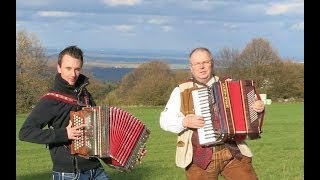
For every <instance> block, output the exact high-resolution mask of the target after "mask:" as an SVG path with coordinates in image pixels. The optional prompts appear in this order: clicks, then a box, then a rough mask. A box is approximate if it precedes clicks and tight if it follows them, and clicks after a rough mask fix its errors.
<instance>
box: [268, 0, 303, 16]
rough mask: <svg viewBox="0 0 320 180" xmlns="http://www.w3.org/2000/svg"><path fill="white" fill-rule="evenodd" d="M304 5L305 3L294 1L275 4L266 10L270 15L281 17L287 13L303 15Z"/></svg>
mask: <svg viewBox="0 0 320 180" xmlns="http://www.w3.org/2000/svg"><path fill="white" fill-rule="evenodd" d="M303 12H304V3H303V1H292V2H283V3H274V4H271V6H270V7H268V8H267V9H266V14H268V15H279V14H286V13H303Z"/></svg>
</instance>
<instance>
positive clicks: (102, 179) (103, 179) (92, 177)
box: [52, 167, 108, 180]
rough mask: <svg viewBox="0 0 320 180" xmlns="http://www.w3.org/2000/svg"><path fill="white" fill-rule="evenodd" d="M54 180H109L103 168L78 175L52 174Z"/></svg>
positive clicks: (78, 173) (54, 172)
mask: <svg viewBox="0 0 320 180" xmlns="http://www.w3.org/2000/svg"><path fill="white" fill-rule="evenodd" d="M52 180H108V176H107V173H106V172H105V171H104V169H103V167H97V168H95V169H90V170H88V171H83V172H77V173H65V172H56V171H53V172H52Z"/></svg>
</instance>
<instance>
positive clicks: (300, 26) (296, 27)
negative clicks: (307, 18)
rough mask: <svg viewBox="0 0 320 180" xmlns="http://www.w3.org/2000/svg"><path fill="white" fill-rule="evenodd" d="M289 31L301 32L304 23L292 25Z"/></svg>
mask: <svg viewBox="0 0 320 180" xmlns="http://www.w3.org/2000/svg"><path fill="white" fill-rule="evenodd" d="M291 29H293V30H298V31H300V30H301V31H303V30H304V22H299V23H296V24H294V25H292V26H291Z"/></svg>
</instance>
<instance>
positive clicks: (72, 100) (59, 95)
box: [41, 92, 82, 105]
mask: <svg viewBox="0 0 320 180" xmlns="http://www.w3.org/2000/svg"><path fill="white" fill-rule="evenodd" d="M41 98H53V99H56V100H58V101H62V102H65V103H68V104H72V105H82V104H81V103H79V101H78V100H77V99H75V98H73V97H71V96H68V95H65V94H62V93H59V92H48V93H46V94H45V95H43V96H42V97H41Z"/></svg>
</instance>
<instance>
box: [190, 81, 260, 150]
mask: <svg viewBox="0 0 320 180" xmlns="http://www.w3.org/2000/svg"><path fill="white" fill-rule="evenodd" d="M192 96H193V102H194V107H195V114H197V115H201V116H203V117H204V121H205V126H204V127H203V128H199V129H198V134H199V143H200V144H201V145H213V144H219V143H223V142H225V141H227V140H236V141H239V140H245V139H257V138H260V134H261V133H262V130H261V128H262V124H263V116H264V111H263V112H261V113H257V112H255V111H253V109H252V108H251V107H250V106H251V105H252V104H253V102H254V101H255V96H257V97H258V99H260V96H259V94H257V93H256V90H255V87H254V82H253V81H252V80H231V81H218V82H215V83H213V85H212V86H211V87H208V88H200V89H196V90H193V92H192ZM214 117H217V118H214Z"/></svg>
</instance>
